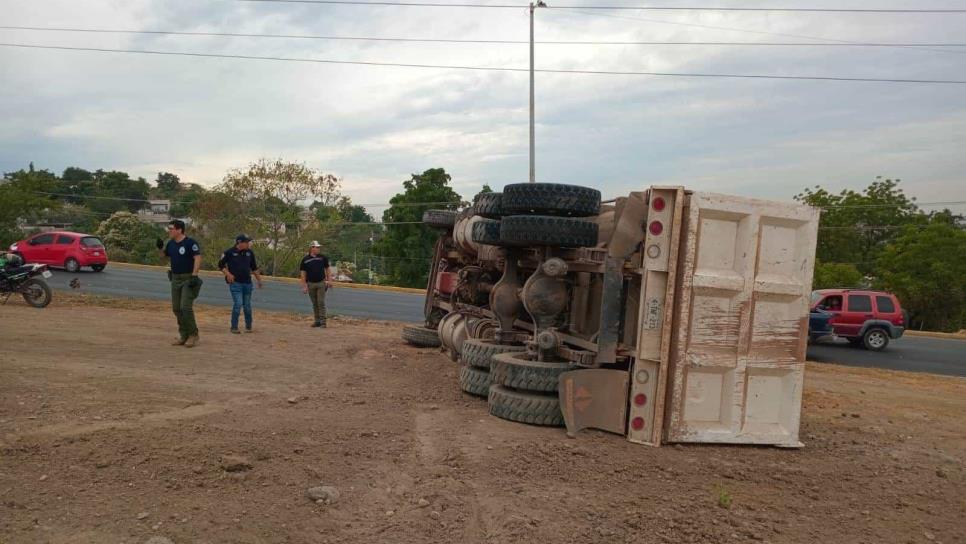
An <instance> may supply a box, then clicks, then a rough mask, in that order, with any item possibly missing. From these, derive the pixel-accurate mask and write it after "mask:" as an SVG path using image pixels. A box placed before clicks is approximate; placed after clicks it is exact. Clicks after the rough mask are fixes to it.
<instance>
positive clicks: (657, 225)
mask: <svg viewBox="0 0 966 544" xmlns="http://www.w3.org/2000/svg"><path fill="white" fill-rule="evenodd" d="M648 230H650V231H651V234H653V235H654V236H660V235H661V233H662V232H664V225H662V224H661V222H660V221H651V225H650V226H649V227H648Z"/></svg>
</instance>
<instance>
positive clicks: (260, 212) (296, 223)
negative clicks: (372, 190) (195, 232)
mask: <svg viewBox="0 0 966 544" xmlns="http://www.w3.org/2000/svg"><path fill="white" fill-rule="evenodd" d="M339 184H340V182H339V179H338V178H336V177H335V176H333V175H331V174H324V173H322V172H319V171H317V170H315V169H312V168H309V167H308V166H306V165H305V164H303V163H290V162H284V161H282V160H268V159H260V160H258V161H256V162H253V163H251V164H250V165H249V166H248V168H247V169H244V170H242V169H235V170H230V171H229V172H228V173H227V174H226V175H225V178H224V181H223V182H222V184H221V185H219V186H218V187H217V190H218V191H221V192H223V193H225V194H227V195H228V196H230V197H231V198H232V199H234V200H235V201H237V202H240V203H241V204H242V205H243V217H245V218H247V219H248V224H249V225H250V226H251V228H249V229H248V231H249V233H250V234H254V235H256V236H258V237H261V238H264V239H266V241H267V243H268V248H269V251H270V252H271V258H270V259H269V260H268V263H266V264H267V265H268V266H267V268H268V271H269V273H271V274H276V273H277V271H278V270H279V264H280V263H282V262H284V261H288V260H290V258H291V257H292V255H295V254H298V253H300V252H301V251H302V250H303V249H304V245H305V243H304V242H305V240H306V239H307V236H306V234H307V232H308V230H309V229H306V228H304V227H305V224H304V222H305V219H306V216H305V215H303V213H302V212H303V208H302V206H301V203H302V202H305V201H307V200H309V199H317V200H320V201H321V202H322V203H323V204H325V205H330V204H331V202H332V201H333V199H335V198H336V197H337V196H338V193H339ZM310 217H311V216H309V218H310Z"/></svg>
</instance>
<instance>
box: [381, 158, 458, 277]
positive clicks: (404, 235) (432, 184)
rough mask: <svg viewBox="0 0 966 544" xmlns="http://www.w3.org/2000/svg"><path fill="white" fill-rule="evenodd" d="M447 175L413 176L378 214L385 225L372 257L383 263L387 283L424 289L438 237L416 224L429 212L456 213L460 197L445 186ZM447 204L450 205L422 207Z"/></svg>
mask: <svg viewBox="0 0 966 544" xmlns="http://www.w3.org/2000/svg"><path fill="white" fill-rule="evenodd" d="M450 181H451V178H450V175H449V174H447V173H446V171H445V170H444V169H442V168H433V169H430V170H426V171H425V172H423V173H422V174H413V175H412V179H409V180H406V181H404V182H403V188H404V191H403V192H402V193H399V194H397V195H396V196H394V197H392V199H391V200H390V201H389V203H390V204H391V206H390V207H389V209H387V210H386V211H385V212H383V214H382V220H383V222H385V223H397V222H398V223H414V224H399V225H387V226H386V227H385V229H386V230H385V233H384V235H383V236H382V238H381V239H380V240H379V241H378V242H376V243H375V253H376V254H377V255H378V256H379V258H380V260H382V261H383V263H384V264H383V266H384V270H385V273H386V274H387V275H388V278H387V279H388V281H389V283H391V284H393V285H400V286H405V287H425V286H426V281H427V279H428V275H429V264H430V260H431V259H432V253H433V246H434V244H435V242H436V239H437V238H438V237H439V233H437V232H435V231H434V230H432V229H430V228H429V227H427V226H425V225H422V224H418V223H419V222H420V221H421V220H422V216H423V212H424V211H426V210H429V209H450V210H456V209H457V208H458V207H459V203H460V195H459V194H457V193H456V191H454V190H453V189H452V188H451V187H450V185H449V183H450ZM425 202H448V203H450V204H424V203H425Z"/></svg>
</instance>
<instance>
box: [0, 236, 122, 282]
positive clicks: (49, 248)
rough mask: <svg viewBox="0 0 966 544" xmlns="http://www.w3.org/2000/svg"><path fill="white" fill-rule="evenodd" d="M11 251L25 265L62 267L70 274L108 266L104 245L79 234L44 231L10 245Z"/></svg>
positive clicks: (99, 269)
mask: <svg viewBox="0 0 966 544" xmlns="http://www.w3.org/2000/svg"><path fill="white" fill-rule="evenodd" d="M10 252H11V253H16V254H17V255H20V256H21V257H22V258H23V260H24V262H28V263H39V264H46V265H50V266H59V267H63V268H64V269H66V270H67V271H68V272H77V271H78V270H80V268H81V267H82V266H89V267H91V268H93V269H94V272H100V271H101V270H104V267H106V266H107V252H106V251H105V250H104V242H101V239H100V238H98V237H97V236H91V235H90V234H80V233H78V232H63V231H53V232H41V233H40V234H35V235H33V236H31V237H30V238H27V239H26V240H21V241H19V242H16V243H14V244H11V245H10Z"/></svg>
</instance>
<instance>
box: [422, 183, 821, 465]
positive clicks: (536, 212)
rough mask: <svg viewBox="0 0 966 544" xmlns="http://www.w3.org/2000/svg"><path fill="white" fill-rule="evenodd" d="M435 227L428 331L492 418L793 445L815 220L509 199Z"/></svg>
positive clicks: (730, 199) (776, 212)
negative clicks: (450, 358)
mask: <svg viewBox="0 0 966 544" xmlns="http://www.w3.org/2000/svg"><path fill="white" fill-rule="evenodd" d="M423 219H424V221H425V222H426V223H427V224H429V225H430V226H432V227H435V228H438V229H439V230H440V232H441V236H440V238H439V240H438V241H437V243H436V248H435V256H434V259H433V262H432V267H431V272H430V280H429V285H428V286H427V289H426V303H425V315H426V323H425V326H423V327H412V328H408V329H407V330H405V331H404V332H403V336H404V338H406V339H407V340H408V341H410V342H411V343H415V344H417V345H425V346H432V345H442V348H443V349H444V350H446V351H447V352H448V353H449V354H450V356H451V357H452V358H453V360H454V361H457V362H458V363H459V364H460V370H459V384H460V387H461V388H462V389H463V390H464V391H466V392H467V393H470V394H474V395H479V396H482V397H486V398H487V402H488V404H489V411H490V413H491V414H492V415H494V416H497V417H500V418H504V419H508V420H512V421H518V422H522V423H530V424H537V425H554V426H566V428H567V432H568V434H571V435H573V434H574V433H577V432H578V431H579V430H581V429H585V428H596V429H602V430H605V431H610V432H613V433H617V434H621V435H624V436H626V437H627V439H628V440H630V441H631V442H636V443H641V444H648V445H652V446H658V445H660V444H662V443H670V442H709V443H736V444H767V445H776V446H783V447H799V446H801V443H800V442H799V439H798V429H799V416H800V412H801V399H802V385H803V383H802V382H803V375H804V359H805V346H806V339H807V338H808V297H809V293H810V291H811V283H812V270H813V265H814V255H815V244H816V233H817V228H818V210H816V209H814V208H811V207H808V206H803V205H798V204H792V203H783V202H772V201H765V200H757V199H751V198H742V197H736V196H727V195H720V194H712V193H705V192H692V191H688V190H685V189H684V188H683V187H675V186H653V187H650V188H649V189H646V190H643V191H640V192H633V193H631V194H629V195H628V196H626V197H621V198H617V199H615V200H612V201H606V202H601V197H600V192H599V191H597V190H595V189H591V188H587V187H579V186H572V185H561V184H551V183H521V184H511V185H507V186H506V187H505V188H504V190H503V192H502V193H489V194H482V195H479V196H478V197H477V199H476V200H475V202H474V203H473V205H472V206H470V207H468V208H466V209H464V210H462V211H459V212H452V211H437V210H433V211H429V212H427V213H426V214H425V215H424V218H423Z"/></svg>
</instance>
